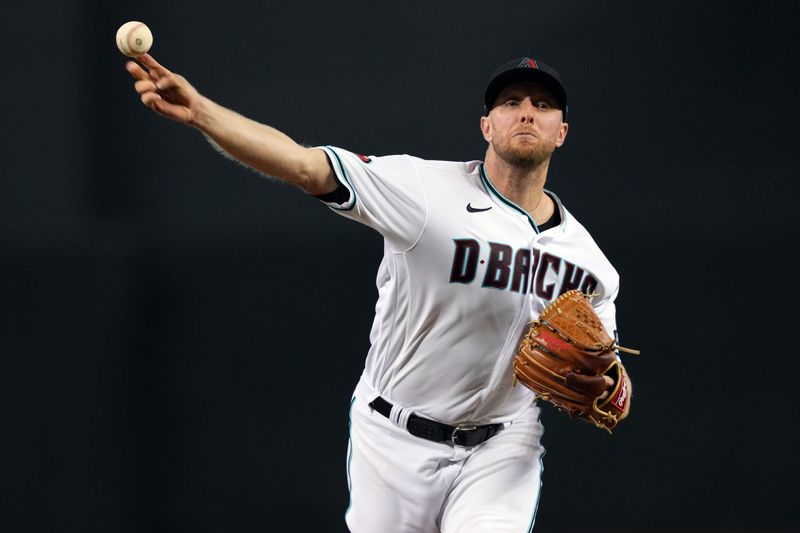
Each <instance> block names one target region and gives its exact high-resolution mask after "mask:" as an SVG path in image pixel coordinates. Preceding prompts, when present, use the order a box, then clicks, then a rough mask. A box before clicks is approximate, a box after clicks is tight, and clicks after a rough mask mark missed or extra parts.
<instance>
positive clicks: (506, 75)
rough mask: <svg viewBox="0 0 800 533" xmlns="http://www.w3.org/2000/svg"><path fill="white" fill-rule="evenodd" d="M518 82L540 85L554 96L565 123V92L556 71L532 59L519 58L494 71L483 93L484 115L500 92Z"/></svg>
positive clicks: (487, 112) (490, 108)
mask: <svg viewBox="0 0 800 533" xmlns="http://www.w3.org/2000/svg"><path fill="white" fill-rule="evenodd" d="M518 82H534V83H541V84H542V85H544V86H545V87H547V88H548V89H550V91H552V92H553V95H555V97H556V100H558V103H559V104H560V105H561V110H562V111H563V112H564V122H566V121H567V90H566V89H565V88H564V84H563V83H562V82H561V76H559V75H558V72H556V69H554V68H553V67H551V66H549V65H546V64H544V63H542V62H541V61H539V60H538V59H533V58H532V57H520V58H519V59H515V60H513V61H509V62H508V63H506V64H505V65H502V66H501V67H500V68H498V69H497V70H495V71H494V73H493V74H492V77H491V79H490V80H489V83H488V84H487V85H486V90H485V91H484V92H483V104H484V114H486V115H488V114H489V111H491V110H492V107H493V106H494V101H495V100H497V96H498V95H499V94H500V91H502V90H503V89H505V88H506V87H508V86H509V85H511V84H512V83H518Z"/></svg>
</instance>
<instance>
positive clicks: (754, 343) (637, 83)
mask: <svg viewBox="0 0 800 533" xmlns="http://www.w3.org/2000/svg"><path fill="white" fill-rule="evenodd" d="M796 6H797V4H796V3H794V2H790V1H788V0H787V1H784V2H774V1H770V0H764V1H761V2H702V1H694V2H686V1H676V0H670V1H649V2H640V1H631V0H620V1H616V2H596V1H588V0H576V1H563V0H562V1H555V0H553V1H547V2H534V1H532V0H527V1H517V0H509V1H501V2H495V3H489V2H476V1H465V2H438V1H428V2H420V1H412V2H403V3H400V2H394V3H393V2H365V1H361V0H358V1H352V2H339V3H334V2H327V3H324V2H296V3H264V2H256V1H232V2H226V3H220V2H208V1H202V0H195V1H192V2H187V1H180V2H155V1H150V0H145V1H140V2H138V3H136V4H135V5H127V6H125V5H123V4H117V3H114V2H107V1H99V0H95V1H89V0H85V1H73V2H61V3H57V2H52V3H47V2H43V1H35V0H34V2H32V3H27V4H25V5H16V6H14V7H13V8H11V7H7V9H6V24H5V28H4V30H3V32H2V35H0V45H2V50H3V52H4V53H3V55H4V57H3V61H2V70H3V82H2V84H0V85H1V87H0V96H1V98H0V106H2V107H0V112H2V117H3V128H2V130H1V131H2V141H3V142H2V143H0V149H1V150H2V178H1V179H0V295H1V298H0V312H2V320H0V339H2V344H0V350H2V351H1V352H0V530H2V531H20V532H22V531H37V532H38V531H121V532H138V531H276V532H306V531H344V521H343V513H344V510H345V508H346V506H347V502H348V493H347V485H346V476H345V450H346V445H347V431H348V430H347V425H348V413H347V411H348V405H349V399H350V394H351V391H352V388H353V386H354V385H355V383H356V381H357V379H358V376H359V374H360V372H361V368H362V365H363V360H364V356H365V353H366V350H367V348H368V332H369V328H370V324H371V319H372V310H373V305H374V299H375V297H376V290H375V288H374V276H375V272H376V268H377V265H378V262H379V260H380V257H381V253H382V248H381V240H380V238H379V236H378V235H377V234H376V233H373V232H372V231H371V230H369V229H367V228H364V227H362V226H359V225H358V224H356V223H353V222H349V221H346V220H344V219H342V218H340V217H337V216H336V215H334V214H332V213H330V212H329V211H328V209H327V208H325V207H324V206H323V205H321V204H318V203H316V202H315V201H313V200H311V199H309V198H306V197H305V196H304V195H303V194H302V193H301V192H299V191H297V190H295V189H292V188H290V187H288V186H284V185H280V184H276V183H273V182H270V180H267V179H264V178H262V177H260V176H258V175H256V174H255V173H253V172H250V171H248V170H246V169H244V168H243V167H240V166H238V165H236V164H234V163H232V162H230V161H228V160H226V159H224V158H222V157H220V156H219V155H218V154H216V153H215V152H214V150H213V149H211V148H210V147H209V146H208V144H207V143H206V141H205V140H204V139H203V138H202V136H201V135H199V134H198V133H197V132H195V131H192V130H190V129H188V128H186V127H183V126H181V125H178V124H175V123H171V122H168V121H166V120H164V119H161V118H160V117H157V116H156V115H154V114H153V113H152V112H150V111H149V110H148V109H146V108H145V107H143V106H142V105H141V104H140V103H139V101H138V97H137V96H136V95H135V93H134V91H133V87H132V85H133V84H132V80H131V78H130V77H129V75H128V74H127V72H125V70H124V63H125V58H124V57H123V56H121V55H120V54H119V52H118V51H117V50H116V46H115V44H114V34H115V32H116V29H117V27H118V26H119V25H120V24H122V23H123V22H125V21H127V20H142V21H144V22H146V23H147V24H148V25H149V26H150V28H151V29H152V31H153V33H154V35H155V44H154V47H153V49H152V53H153V55H154V56H155V57H156V58H157V59H158V60H160V61H161V62H162V63H163V64H164V65H166V66H168V67H170V68H172V69H173V70H174V71H176V72H180V73H182V74H184V75H185V76H186V77H188V78H189V79H190V80H191V81H192V82H193V83H194V84H195V86H197V87H198V88H199V89H200V90H201V92H203V93H205V94H207V95H208V96H210V97H212V98H214V99H216V100H218V101H220V102H221V103H223V104H225V105H227V106H228V107H231V108H233V109H236V110H238V111H241V112H243V113H245V114H247V115H248V116H251V117H252V118H255V119H256V120H260V121H263V122H266V123H269V124H271V125H273V126H276V127H278V128H279V129H282V130H283V131H285V132H286V133H288V134H289V135H291V136H293V137H294V138H295V139H297V140H298V141H300V142H303V143H306V144H309V145H318V144H332V145H337V146H341V147H344V148H348V149H351V150H354V151H357V152H361V153H365V154H375V155H382V154H391V153H410V154H414V155H417V156H420V157H426V158H433V159H451V160H471V159H481V158H482V157H483V153H484V149H485V147H484V141H483V139H482V137H481V135H480V132H479V130H478V119H479V116H480V114H481V112H482V103H481V94H482V91H483V86H484V84H485V82H486V80H487V78H488V76H489V74H490V73H491V72H492V70H494V68H495V67H496V66H497V65H499V64H501V63H503V62H505V61H508V60H510V59H512V58H515V57H519V56H522V55H533V56H535V57H537V58H540V59H542V60H544V61H545V62H547V63H549V64H552V65H554V66H556V68H558V69H559V70H560V72H561V74H562V76H563V78H564V80H565V83H566V85H567V88H568V91H569V93H570V98H571V106H570V118H571V120H570V135H569V138H568V141H567V143H566V145H565V147H564V148H563V149H562V150H560V151H559V153H558V154H557V155H556V156H555V158H554V162H553V164H552V166H551V173H550V179H549V181H548V186H549V188H550V189H552V190H554V191H556V192H557V193H558V194H559V195H560V197H561V198H562V200H563V201H564V202H565V204H566V205H567V206H568V208H569V209H570V210H571V211H572V212H573V213H574V214H576V215H577V216H578V218H579V219H580V220H581V221H582V222H583V223H584V225H586V226H587V227H588V228H589V229H590V231H591V232H592V233H593V235H594V237H595V239H596V240H597V241H598V243H599V244H600V245H601V247H602V248H603V249H604V251H605V252H606V254H607V255H608V256H609V257H610V258H611V260H612V262H613V263H614V264H615V266H616V267H617V269H618V270H619V272H620V273H621V276H622V290H621V293H620V296H619V299H618V309H619V316H618V320H619V323H620V326H621V330H622V333H623V340H624V341H625V342H624V344H627V345H631V346H634V347H639V348H641V350H642V352H643V355H642V356H641V357H639V358H628V359H626V362H627V366H628V368H629V371H630V373H631V374H632V376H633V380H634V385H635V398H634V409H633V413H632V415H631V417H630V419H629V420H628V421H627V422H626V423H625V424H624V425H623V426H622V427H621V428H620V429H619V430H618V431H617V432H616V433H615V434H614V435H613V436H611V437H609V436H608V435H606V434H604V433H602V432H600V431H598V430H596V429H594V428H592V427H590V426H589V425H586V424H580V423H577V422H573V421H570V420H568V419H566V418H565V417H562V416H560V415H558V414H556V413H554V411H553V410H552V409H550V408H549V407H544V408H543V419H544V422H545V425H546V427H547V432H546V434H545V446H546V448H547V457H546V458H545V467H546V469H545V473H544V488H543V492H542V498H541V503H540V508H539V514H538V518H537V523H536V531H537V532H540V533H546V532H555V533H559V532H561V533H565V532H612V531H614V532H645V531H660V532H667V531H669V532H679V531H687V532H690V531H691V532H700V531H703V532H705V531H715V532H728V531H735V532H745V531H747V532H762V531H782V532H788V531H800V516H799V515H800V512H798V490H797V488H796V483H797V480H798V478H800V459H799V458H798V443H799V442H798V439H797V436H796V435H797V430H796V428H795V426H796V425H797V414H796V408H795V406H796V403H797V400H796V398H797V390H796V382H797V379H796V376H797V370H798V368H797V367H798V365H797V364H796V362H795V361H796V358H797V354H796V345H797V343H796V341H790V340H789V339H790V338H791V337H796V336H797V335H796V334H797V330H798V327H797V325H796V320H795V316H796V306H795V305H794V300H795V299H796V298H797V295H796V294H795V293H794V289H795V288H796V286H795V285H794V284H793V283H794V282H792V280H793V279H795V277H796V276H797V273H798V269H797V267H798V261H797V257H796V256H797V252H796V249H797V246H798V244H799V243H800V242H799V241H800V239H798V235H797V230H798V229H799V228H800V218H799V217H798V210H797V209H796V207H795V191H796V187H795V181H796V180H797V170H796V165H797V163H796V157H797V146H798V143H797V141H798V137H797V135H796V134H795V131H796V127H795V123H796V120H797V118H798V111H797V108H798V106H797V94H798V93H800V84H798V77H797V73H796V71H797V65H798V59H799V58H800V55H799V54H798V53H797V34H796V32H797V29H796V28H797V22H798V20H800V18H799V17H798V14H799V13H798V11H799V10H798V8H797V7H796ZM781 280H783V281H781ZM779 282H780V283H779ZM790 282H791V283H790Z"/></svg>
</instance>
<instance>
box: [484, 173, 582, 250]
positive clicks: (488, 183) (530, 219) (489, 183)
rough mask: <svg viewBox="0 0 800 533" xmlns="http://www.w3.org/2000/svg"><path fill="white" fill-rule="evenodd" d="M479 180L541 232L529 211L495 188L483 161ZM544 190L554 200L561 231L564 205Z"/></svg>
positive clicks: (563, 223) (492, 193) (552, 194)
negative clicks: (559, 218) (559, 217)
mask: <svg viewBox="0 0 800 533" xmlns="http://www.w3.org/2000/svg"><path fill="white" fill-rule="evenodd" d="M481 181H483V183H484V185H485V186H486V190H488V191H489V193H490V194H491V195H492V196H494V197H495V198H496V199H497V200H499V201H500V202H503V203H504V204H506V205H507V206H509V207H510V208H512V209H514V210H515V211H517V212H519V213H520V214H522V215H524V216H525V218H527V219H528V223H529V224H530V225H531V227H532V228H533V231H534V232H536V233H537V234H538V233H541V231H540V230H539V226H537V225H536V222H534V220H533V217H532V216H531V215H530V213H528V212H527V211H525V210H524V209H522V208H521V207H520V206H518V205H517V204H516V203H514V202H512V201H511V200H509V199H508V198H506V197H505V196H503V194H502V193H501V192H500V191H498V190H497V188H496V187H495V186H494V184H493V183H492V181H491V180H490V179H489V176H488V175H487V174H486V165H485V164H484V163H481ZM544 192H546V193H547V194H549V195H550V196H551V197H552V198H553V200H555V203H556V209H558V213H559V215H561V224H559V227H560V228H561V230H562V231H563V230H564V225H565V223H566V221H567V219H566V216H565V215H566V213H564V206H563V205H561V200H560V199H559V198H558V196H556V195H555V194H554V193H553V192H552V191H549V190H548V189H544Z"/></svg>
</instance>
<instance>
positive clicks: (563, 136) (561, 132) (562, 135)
mask: <svg viewBox="0 0 800 533" xmlns="http://www.w3.org/2000/svg"><path fill="white" fill-rule="evenodd" d="M568 131H569V124H567V123H566V122H562V123H561V127H560V128H559V129H558V136H557V137H556V148H560V147H561V145H562V144H564V141H565V140H567V132H568Z"/></svg>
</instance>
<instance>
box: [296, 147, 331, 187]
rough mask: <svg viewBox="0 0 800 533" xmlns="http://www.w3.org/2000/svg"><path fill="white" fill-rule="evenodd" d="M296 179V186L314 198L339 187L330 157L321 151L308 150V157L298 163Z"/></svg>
mask: <svg viewBox="0 0 800 533" xmlns="http://www.w3.org/2000/svg"><path fill="white" fill-rule="evenodd" d="M314 152H316V153H314ZM320 156H322V158H323V159H320ZM294 177H295V179H294V180H293V183H294V185H296V186H298V187H300V188H301V189H303V191H305V192H306V193H307V194H310V195H312V196H319V195H322V194H327V193H329V192H332V191H333V190H335V189H336V187H337V183H336V179H335V177H334V175H333V170H332V169H331V167H330V165H329V163H328V156H327V155H325V154H324V153H323V152H322V151H321V150H308V153H307V156H306V157H302V158H300V159H299V160H298V161H297V162H296V164H295V172H294Z"/></svg>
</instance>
